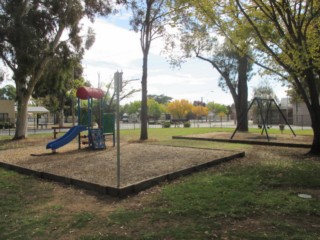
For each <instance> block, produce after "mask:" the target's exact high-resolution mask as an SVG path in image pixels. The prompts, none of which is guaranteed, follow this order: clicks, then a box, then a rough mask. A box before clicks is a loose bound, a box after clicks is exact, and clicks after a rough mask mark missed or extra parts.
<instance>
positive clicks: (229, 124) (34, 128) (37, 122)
mask: <svg viewBox="0 0 320 240" xmlns="http://www.w3.org/2000/svg"><path fill="white" fill-rule="evenodd" d="M53 120H54V119H44V118H28V133H29V134H38V133H52V132H53V130H52V127H57V126H58V125H57V124H53V122H54V121H53ZM290 120H291V121H290V122H293V125H292V126H293V127H294V128H296V129H297V128H300V129H304V128H308V127H310V125H311V121H310V117H309V116H307V115H299V116H294V117H293V119H290ZM15 121H16V120H15V119H6V121H0V135H8V136H13V135H14V133H15V128H14V127H15ZM76 124H77V123H76ZM272 125H278V124H277V123H273V124H272ZM64 126H72V121H71V119H70V118H68V119H66V121H65V123H64ZM170 127H171V128H183V127H184V126H183V123H172V124H171V126H170ZM190 127H191V128H235V127H236V122H235V121H234V120H227V119H222V120H212V119H210V120H209V119H207V120H190ZM140 128H141V124H140V123H139V122H136V123H123V122H121V123H120V129H121V130H132V129H140ZM148 128H162V124H159V123H158V124H151V123H150V124H148ZM249 128H258V125H257V124H256V123H252V122H251V121H250V122H249ZM67 130H68V129H64V130H61V131H67Z"/></svg>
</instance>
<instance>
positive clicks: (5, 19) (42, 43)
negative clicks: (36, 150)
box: [0, 0, 111, 139]
mask: <svg viewBox="0 0 320 240" xmlns="http://www.w3.org/2000/svg"><path fill="white" fill-rule="evenodd" d="M110 2H111V1H110ZM110 2H109V1H103V0H92V1H87V0H66V1H60V0H49V1H38V0H16V1H1V2H0V59H1V60H2V62H3V63H4V64H5V65H6V66H7V67H9V68H10V69H11V70H12V72H13V80H14V81H15V84H16V93H17V94H16V95H17V108H18V113H17V123H16V132H15V136H14V138H15V139H20V138H25V137H26V136H27V131H26V130H27V121H26V119H27V104H28V101H29V99H30V96H31V94H32V93H33V91H34V87H35V85H36V84H37V82H38V81H40V79H41V76H42V75H43V73H44V72H45V70H46V68H47V67H48V65H49V63H50V61H51V60H52V59H53V57H54V56H55V54H56V51H57V49H58V48H59V46H60V45H61V44H67V46H68V47H69V48H70V49H74V50H75V51H77V50H78V49H79V48H80V47H81V43H82V38H81V36H80V30H81V25H80V20H81V19H82V18H84V17H88V18H89V19H90V20H92V21H93V20H94V17H95V15H96V14H103V15H106V14H109V13H110V12H111V4H110Z"/></svg>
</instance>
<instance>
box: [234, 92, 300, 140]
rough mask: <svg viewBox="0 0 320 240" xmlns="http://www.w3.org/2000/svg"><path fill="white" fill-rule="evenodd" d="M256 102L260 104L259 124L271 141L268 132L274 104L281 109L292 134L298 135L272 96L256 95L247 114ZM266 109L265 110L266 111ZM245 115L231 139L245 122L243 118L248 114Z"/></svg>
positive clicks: (281, 113)
mask: <svg viewBox="0 0 320 240" xmlns="http://www.w3.org/2000/svg"><path fill="white" fill-rule="evenodd" d="M254 103H257V106H258V114H259V117H260V119H261V121H262V124H261V125H260V124H259V126H261V129H262V131H261V135H263V133H264V132H265V133H266V136H267V139H268V141H270V137H269V134H268V128H269V127H268V126H269V124H268V119H269V114H270V110H271V107H272V105H274V106H275V107H276V108H277V110H278V111H279V113H280V115H281V116H282V118H283V120H284V121H285V123H286V125H288V126H289V128H290V130H291V132H292V134H293V135H294V136H296V134H295V132H294V131H293V129H292V128H291V126H290V124H289V122H288V120H287V118H286V117H285V116H284V114H283V112H282V111H281V109H280V107H279V105H278V104H277V103H276V101H275V100H274V99H273V98H271V99H265V98H259V97H255V98H254V99H253V100H252V101H251V104H250V105H249V107H248V110H247V112H246V113H245V114H246V115H248V113H249V111H250V109H251V107H252V106H253V104H254ZM264 110H265V111H264ZM246 115H244V116H243V117H241V118H240V119H241V121H240V122H239V124H238V126H237V127H236V129H235V130H234V132H233V133H232V136H231V139H233V137H234V135H235V134H236V132H237V131H238V130H239V128H240V126H241V124H242V123H243V120H244V117H245V116H246Z"/></svg>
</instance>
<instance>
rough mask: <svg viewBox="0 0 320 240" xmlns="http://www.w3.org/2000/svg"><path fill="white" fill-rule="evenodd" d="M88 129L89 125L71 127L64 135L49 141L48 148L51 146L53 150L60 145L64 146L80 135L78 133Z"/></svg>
mask: <svg viewBox="0 0 320 240" xmlns="http://www.w3.org/2000/svg"><path fill="white" fill-rule="evenodd" d="M85 130H87V126H82V125H79V126H74V127H72V128H70V130H69V131H68V132H66V133H65V134H64V135H63V136H62V137H60V138H58V139H56V140H54V141H52V142H49V143H48V144H47V149H48V148H51V149H52V150H55V149H58V148H59V147H62V146H64V145H66V144H68V143H69V142H71V141H72V140H73V139H74V138H75V137H76V136H78V134H79V133H80V132H82V131H85Z"/></svg>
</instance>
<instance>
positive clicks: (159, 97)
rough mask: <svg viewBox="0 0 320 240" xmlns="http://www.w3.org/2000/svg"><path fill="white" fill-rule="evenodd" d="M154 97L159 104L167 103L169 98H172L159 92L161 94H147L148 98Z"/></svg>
mask: <svg viewBox="0 0 320 240" xmlns="http://www.w3.org/2000/svg"><path fill="white" fill-rule="evenodd" d="M150 98H152V99H154V100H155V101H156V102H158V103H160V104H164V105H166V104H168V103H169V102H170V101H171V100H172V97H168V96H166V95H164V94H161V95H148V99H150Z"/></svg>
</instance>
